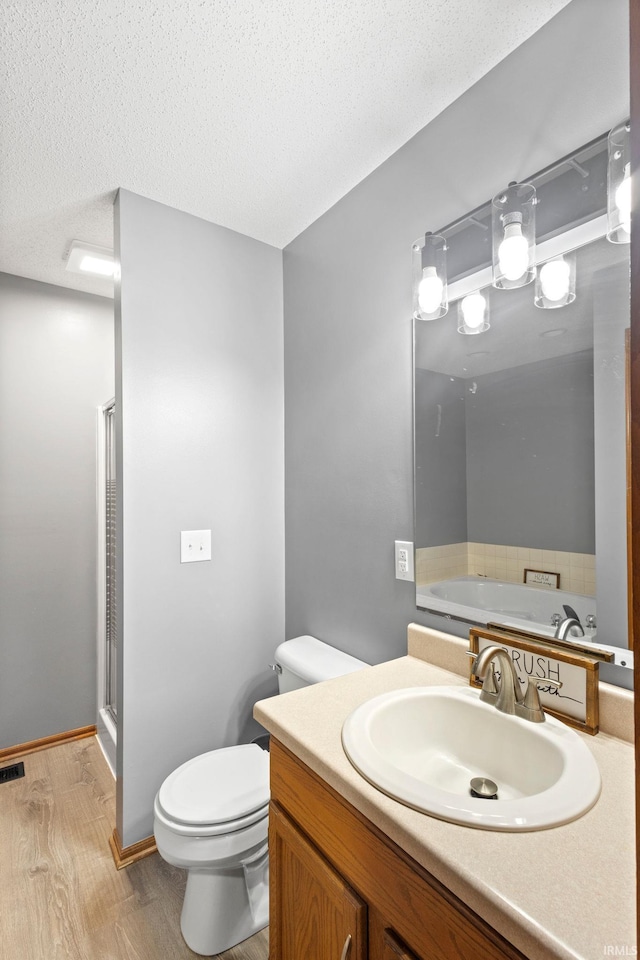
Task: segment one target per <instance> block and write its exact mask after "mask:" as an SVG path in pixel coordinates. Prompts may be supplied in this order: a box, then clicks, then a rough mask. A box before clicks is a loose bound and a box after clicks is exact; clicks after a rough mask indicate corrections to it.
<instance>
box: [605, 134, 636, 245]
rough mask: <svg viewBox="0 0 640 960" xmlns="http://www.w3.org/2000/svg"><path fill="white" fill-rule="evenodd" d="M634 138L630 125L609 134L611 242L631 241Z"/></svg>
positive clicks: (608, 237)
mask: <svg viewBox="0 0 640 960" xmlns="http://www.w3.org/2000/svg"><path fill="white" fill-rule="evenodd" d="M630 167H631V135H630V126H629V124H628V123H620V124H618V126H617V127H614V128H613V130H612V131H611V132H610V134H609V166H608V169H607V240H610V241H611V243H629V241H630V240H631V173H630Z"/></svg>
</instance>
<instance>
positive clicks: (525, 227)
mask: <svg viewBox="0 0 640 960" xmlns="http://www.w3.org/2000/svg"><path fill="white" fill-rule="evenodd" d="M491 222H492V229H493V285H494V287H498V288H499V289H503V290H511V289H515V288H516V287H523V286H525V284H527V283H531V281H532V280H533V279H534V277H535V275H536V267H535V250H536V188H535V187H534V186H533V185H532V184H530V183H516V182H515V180H514V181H512V182H511V183H510V184H509V186H508V187H507V189H506V190H502V191H501V192H500V193H499V194H497V196H495V197H494V198H493V200H492V202H491Z"/></svg>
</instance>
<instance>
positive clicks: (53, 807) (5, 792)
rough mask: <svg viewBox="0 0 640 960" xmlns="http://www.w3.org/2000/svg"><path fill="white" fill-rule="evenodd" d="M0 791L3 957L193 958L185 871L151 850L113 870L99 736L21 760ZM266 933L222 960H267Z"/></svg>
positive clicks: (110, 793) (108, 783)
mask: <svg viewBox="0 0 640 960" xmlns="http://www.w3.org/2000/svg"><path fill="white" fill-rule="evenodd" d="M24 765H25V777H24V779H21V780H15V781H11V782H9V783H4V784H1V785H0V960H194V958H195V957H196V956H197V955H196V954H194V953H193V952H192V951H191V950H190V949H189V948H188V947H187V945H186V944H185V942H184V940H183V939H182V936H181V934H180V910H181V908H182V895H183V892H184V885H185V882H186V874H185V872H184V871H183V870H178V869H176V868H175V867H172V866H170V865H169V864H167V863H165V862H164V861H163V860H162V859H161V857H160V856H159V855H158V854H157V853H155V854H153V855H152V856H150V857H147V858H146V859H144V860H141V861H139V862H138V863H135V864H133V865H132V866H130V867H127V868H126V869H124V870H120V871H117V870H116V869H115V866H114V863H113V859H112V856H111V851H110V850H109V842H108V841H109V836H110V834H111V832H112V831H113V827H114V825H115V784H114V780H113V777H112V775H111V772H110V770H109V768H108V766H107V763H106V761H105V759H104V757H103V755H102V752H101V750H100V747H99V746H98V744H97V742H96V740H95V738H91V739H88V740H80V741H77V742H75V743H68V744H63V745H60V746H55V747H51V748H50V749H48V750H42V751H41V752H39V753H34V754H31V755H29V756H27V757H25V759H24ZM268 952H269V951H268V933H267V930H263V931H261V932H260V933H258V934H257V935H256V936H255V937H252V938H251V939H250V940H246V941H245V942H244V943H242V944H239V945H238V946H237V947H234V948H233V949H231V950H228V951H227V952H226V953H223V954H220V955H219V956H220V958H224V960H267V957H268Z"/></svg>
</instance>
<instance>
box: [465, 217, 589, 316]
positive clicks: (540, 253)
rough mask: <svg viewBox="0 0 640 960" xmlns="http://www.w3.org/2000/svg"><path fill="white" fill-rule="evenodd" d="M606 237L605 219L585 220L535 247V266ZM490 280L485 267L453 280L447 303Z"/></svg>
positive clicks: (487, 283)
mask: <svg viewBox="0 0 640 960" xmlns="http://www.w3.org/2000/svg"><path fill="white" fill-rule="evenodd" d="M606 235H607V217H606V215H603V216H601V217H595V218H594V219H593V220H587V222H586V223H581V224H579V226H577V227H571V228H570V229H569V230H565V232H564V233H559V234H558V235H557V236H555V237H551V239H549V240H544V241H543V242H542V243H539V244H537V246H536V265H537V264H540V263H545V261H547V260H551V259H552V258H554V257H560V256H563V255H564V254H566V253H570V252H571V251H572V250H577V248H578V247H584V246H585V245H586V244H587V243H593V241H594V240H601V239H602V238H603V237H606ZM491 279H492V268H491V267H485V268H484V269H482V270H477V271H476V272H475V273H470V274H469V276H467V277H462V278H461V279H460V280H455V281H454V282H453V283H450V284H449V302H450V303H453V302H454V301H455V300H459V299H460V298H461V297H466V296H468V294H470V293H475V292H476V291H477V290H481V289H482V288H483V287H487V286H490V284H491Z"/></svg>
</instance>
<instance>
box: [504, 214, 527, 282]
mask: <svg viewBox="0 0 640 960" xmlns="http://www.w3.org/2000/svg"><path fill="white" fill-rule="evenodd" d="M498 263H499V266H500V272H501V273H502V275H503V276H504V277H505V278H506V279H507V280H511V281H515V280H519V279H520V277H521V276H522V275H523V274H524V273H526V272H527V270H528V268H529V244H528V242H527V238H526V237H523V236H522V224H520V223H508V224H507V225H506V227H505V228H504V240H503V241H502V243H501V244H500V246H499V247H498Z"/></svg>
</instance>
